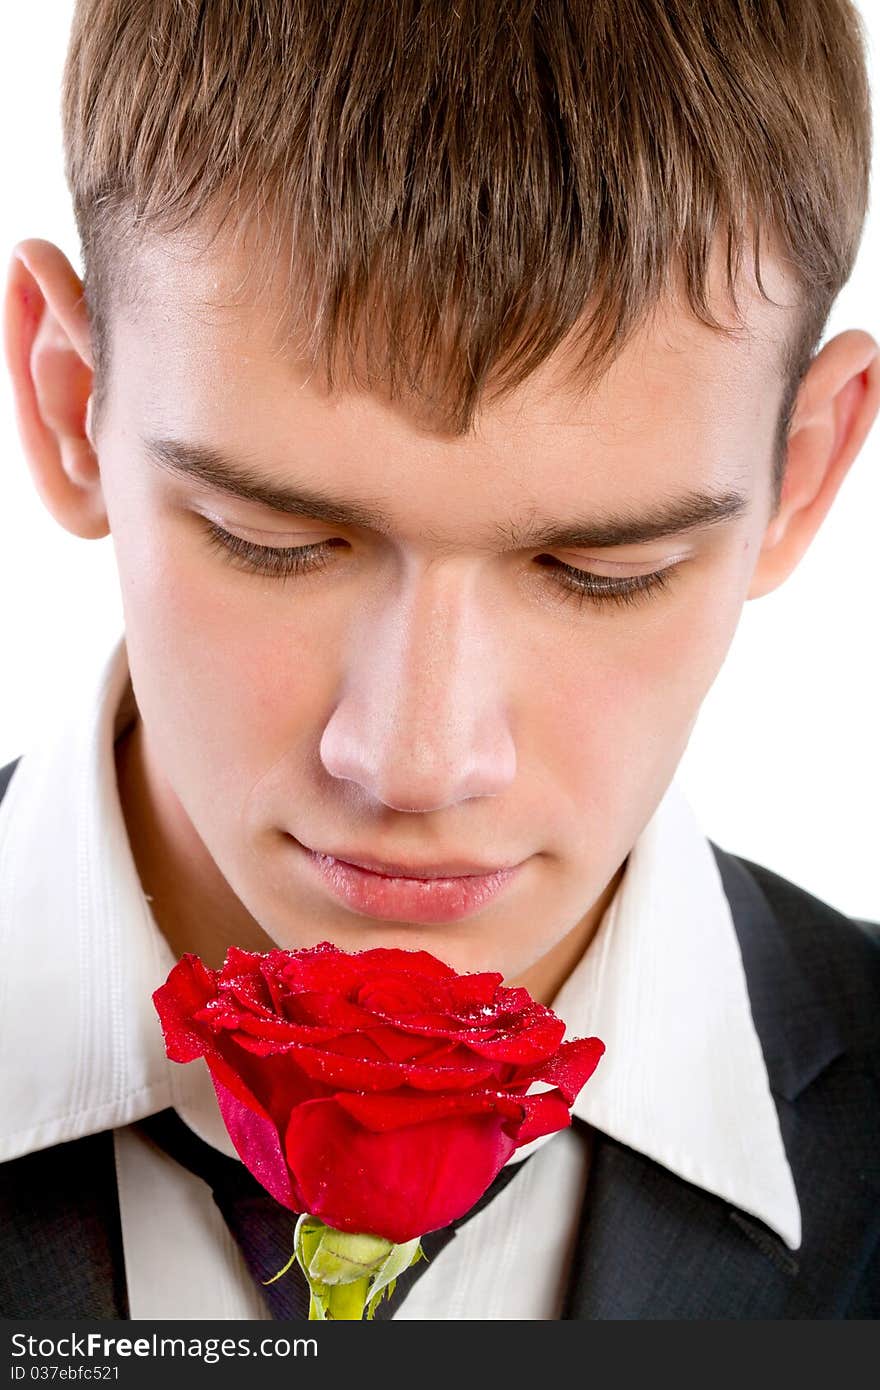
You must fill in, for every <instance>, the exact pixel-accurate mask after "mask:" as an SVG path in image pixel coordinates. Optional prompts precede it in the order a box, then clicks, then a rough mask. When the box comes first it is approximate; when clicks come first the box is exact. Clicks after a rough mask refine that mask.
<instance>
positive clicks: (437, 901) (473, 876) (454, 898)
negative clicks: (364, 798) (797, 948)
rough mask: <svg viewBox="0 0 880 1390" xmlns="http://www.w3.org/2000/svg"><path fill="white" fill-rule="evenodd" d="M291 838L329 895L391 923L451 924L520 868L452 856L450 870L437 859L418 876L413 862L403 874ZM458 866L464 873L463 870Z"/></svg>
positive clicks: (477, 908) (493, 894)
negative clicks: (486, 866) (478, 865)
mask: <svg viewBox="0 0 880 1390" xmlns="http://www.w3.org/2000/svg"><path fill="white" fill-rule="evenodd" d="M290 839H291V841H292V843H293V844H294V845H297V846H298V848H299V849H300V850H301V851H303V852H304V853H305V856H306V860H307V861H308V863H309V864H310V865H311V866H312V870H313V871H316V872H317V874H318V876H319V878H320V881H321V882H322V883H323V884H324V887H325V888H326V889H329V891H330V893H331V894H332V896H333V897H335V898H336V899H337V900H338V901H340V902H342V903H344V904H345V905H346V906H347V907H349V908H352V909H353V910H354V911H355V912H357V913H359V914H361V915H362V916H366V917H376V918H380V919H382V920H384V921H392V922H421V923H430V922H451V921H456V920H458V919H459V918H462V917H469V916H471V915H472V914H473V913H475V912H478V911H480V909H481V908H483V907H485V906H486V905H487V904H488V903H489V902H490V901H491V900H492V899H493V898H496V897H497V896H498V895H499V894H500V893H501V892H502V891H503V890H504V889H505V888H506V887H507V886H508V885H509V884H510V883H511V882H512V881H513V880H514V879H515V878H516V877H517V871H518V870H519V869H520V868H521V867H522V865H521V864H515V865H513V866H511V867H509V868H500V869H492V870H490V871H489V872H485V871H483V872H476V873H475V872H473V866H472V865H466V866H463V865H462V861H461V860H454V861H451V862H452V864H453V865H454V868H455V869H456V871H457V872H454V873H442V872H439V871H438V870H439V868H440V866H438V865H437V864H436V863H435V864H432V865H427V866H419V868H420V872H419V873H418V874H414V873H413V871H412V870H413V866H412V865H408V866H407V872H406V873H405V874H394V873H391V874H386V873H382V872H380V871H376V870H374V869H371V868H365V867H363V866H362V865H359V864H354V863H352V862H351V861H350V860H345V859H342V858H337V857H336V856H335V855H332V854H324V853H322V852H321V851H318V850H312V849H309V848H308V846H306V845H303V844H302V843H301V842H300V841H297V840H294V839H293V837H292V836H291V837H290ZM371 862H372V863H374V864H375V863H379V862H382V864H383V867H384V868H385V869H388V868H392V867H393V866H391V865H389V864H387V863H385V862H384V861H377V860H372V861H371ZM443 867H444V868H445V866H443ZM462 867H465V868H467V870H468V872H465V873H462V872H461V870H462Z"/></svg>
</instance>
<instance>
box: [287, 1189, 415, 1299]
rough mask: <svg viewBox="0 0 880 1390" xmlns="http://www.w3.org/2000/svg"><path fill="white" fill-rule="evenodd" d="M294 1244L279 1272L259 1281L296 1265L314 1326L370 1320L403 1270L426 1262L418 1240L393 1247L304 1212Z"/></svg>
mask: <svg viewBox="0 0 880 1390" xmlns="http://www.w3.org/2000/svg"><path fill="white" fill-rule="evenodd" d="M293 1245H294V1248H293V1254H292V1255H291V1257H290V1259H289V1260H288V1261H287V1264H286V1265H285V1266H284V1268H283V1269H279V1271H278V1273H277V1274H273V1276H272V1278H271V1279H264V1280H263V1283H264V1284H272V1283H274V1282H275V1280H276V1279H280V1277H281V1275H282V1274H285V1273H286V1272H287V1270H288V1269H290V1266H291V1265H292V1264H293V1262H294V1261H296V1262H297V1263H298V1264H299V1266H300V1268H301V1270H302V1272H303V1274H304V1275H305V1278H306V1282H307V1283H308V1286H309V1294H310V1297H309V1320H310V1321H314V1322H326V1321H343V1320H344V1321H348V1322H351V1321H359V1320H361V1319H362V1318H363V1317H364V1316H366V1317H367V1318H372V1317H373V1316H374V1314H375V1312H376V1308H377V1307H378V1305H379V1303H380V1302H381V1300H382V1299H383V1298H385V1297H390V1296H391V1294H393V1292H394V1288H395V1285H396V1283H397V1279H398V1277H399V1276H400V1275H401V1274H402V1273H403V1271H404V1270H405V1269H409V1267H410V1266H411V1265H414V1264H415V1263H416V1262H417V1261H418V1260H421V1259H425V1258H426V1256H425V1253H424V1251H423V1250H422V1248H421V1245H420V1244H419V1240H418V1237H416V1239H415V1240H409V1241H405V1242H404V1243H403V1244H400V1245H396V1244H394V1243H393V1242H392V1241H389V1240H386V1239H385V1238H384V1237H382V1236H374V1235H368V1234H364V1235H361V1234H356V1233H353V1232H350V1231H337V1230H335V1229H334V1228H333V1227H332V1226H327V1225H325V1224H324V1222H323V1221H321V1220H320V1219H319V1218H318V1217H317V1216H309V1214H308V1213H307V1212H303V1213H302V1215H301V1216H300V1217H299V1219H298V1220H297V1223H296V1227H295V1230H294V1237H293Z"/></svg>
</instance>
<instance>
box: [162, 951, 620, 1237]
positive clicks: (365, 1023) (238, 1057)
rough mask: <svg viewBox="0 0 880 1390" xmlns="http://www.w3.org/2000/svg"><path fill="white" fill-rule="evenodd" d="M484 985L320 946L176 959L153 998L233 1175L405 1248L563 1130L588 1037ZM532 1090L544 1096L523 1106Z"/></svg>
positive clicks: (343, 1227)
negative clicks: (215, 1107)
mask: <svg viewBox="0 0 880 1390" xmlns="http://www.w3.org/2000/svg"><path fill="white" fill-rule="evenodd" d="M502 980H503V976H502V975H499V974H496V973H494V972H493V973H483V974H471V975H458V974H457V973H456V972H455V971H454V970H452V969H451V967H450V966H448V965H444V964H443V963H442V962H441V961H439V960H437V959H436V958H435V957H434V956H432V955H430V954H429V953H428V952H427V951H406V950H386V949H382V948H380V949H375V950H369V951H359V952H354V953H348V952H345V951H340V950H337V948H336V947H335V946H332V945H331V944H330V943H329V942H322V943H321V945H319V946H315V947H312V948H309V949H306V950H301V951H283V950H273V951H269V952H267V953H265V954H261V953H258V952H253V951H245V950H242V949H241V948H240V947H238V946H230V947H229V949H228V951H227V953H226V959H225V962H224V964H223V967H222V969H221V970H209V969H208V968H207V967H206V966H205V965H204V964H203V963H202V961H201V960H200V958H199V957H198V956H197V955H194V954H192V953H187V954H186V955H184V956H182V957H181V959H180V960H179V961H178V963H177V965H175V967H174V969H173V970H172V971H171V972H170V974H169V976H168V979H167V981H166V982H165V984H164V985H162V986H161V987H160V988H159V989H157V990H156V991H155V992H154V994H153V1001H154V1003H155V1006H156V1009H157V1011H158V1014H159V1017H160V1019H161V1023H162V1030H163V1033H164V1036H165V1046H166V1051H167V1053H168V1056H169V1057H170V1058H171V1059H172V1061H175V1062H190V1061H193V1060H194V1059H195V1058H198V1057H204V1058H205V1061H206V1062H207V1065H208V1068H209V1070H210V1072H211V1076H212V1079H213V1082H214V1088H215V1090H216V1093H217V1100H218V1102H219V1105H220V1110H221V1112H222V1115H223V1119H224V1122H225V1124H226V1127H227V1129H228V1131H229V1134H230V1136H231V1138H232V1141H233V1143H234V1145H235V1147H236V1150H237V1151H238V1153H239V1155H240V1157H241V1159H242V1161H243V1162H244V1163H245V1165H246V1166H247V1167H248V1169H250V1171H251V1172H252V1173H253V1174H254V1176H255V1177H256V1178H257V1179H258V1180H259V1181H260V1183H262V1185H263V1186H264V1187H265V1188H266V1189H267V1190H268V1191H269V1192H270V1193H271V1194H272V1196H273V1197H275V1198H276V1199H277V1200H278V1201H279V1202H281V1203H283V1205H284V1206H286V1207H289V1208H290V1209H291V1210H292V1211H295V1212H303V1211H307V1212H310V1213H311V1214H312V1215H313V1216H317V1217H320V1218H321V1220H322V1221H324V1222H325V1224H326V1225H328V1226H332V1227H334V1228H335V1229H336V1230H340V1231H354V1232H368V1233H370V1234H374V1235H378V1236H384V1237H385V1238H387V1239H388V1240H390V1241H393V1242H397V1243H402V1242H405V1241H409V1240H412V1239H414V1238H415V1237H417V1236H421V1235H424V1234H425V1233H426V1232H428V1231H432V1230H436V1229H437V1228H438V1227H441V1226H445V1225H447V1224H448V1223H449V1222H450V1221H453V1220H454V1219H455V1218H456V1217H458V1216H462V1215H463V1214H464V1213H465V1212H466V1211H469V1210H470V1208H471V1207H472V1206H473V1205H474V1203H475V1202H476V1201H477V1200H478V1198H479V1197H480V1196H481V1195H482V1193H483V1192H485V1190H486V1188H487V1187H488V1186H489V1184H490V1183H491V1181H492V1179H493V1178H494V1177H495V1175H496V1173H498V1171H499V1170H500V1169H501V1168H502V1167H503V1165H504V1164H505V1162H506V1161H507V1159H508V1158H509V1156H510V1154H511V1153H513V1151H514V1149H516V1148H518V1147H519V1146H520V1145H521V1144H525V1143H527V1142H528V1141H529V1140H530V1139H535V1138H537V1137H538V1136H539V1135H542V1134H549V1133H552V1132H553V1131H555V1130H558V1129H564V1128H565V1127H566V1125H568V1124H570V1122H571V1116H570V1113H569V1106H570V1105H571V1104H572V1103H573V1101H574V1099H575V1096H576V1095H577V1093H578V1091H579V1090H580V1089H581V1087H582V1086H583V1085H584V1082H585V1081H586V1080H587V1079H588V1077H589V1076H590V1075H591V1074H592V1072H593V1071H594V1069H595V1067H596V1064H597V1063H598V1061H599V1058H600V1057H601V1055H602V1053H603V1052H604V1050H605V1045H604V1043H602V1042H601V1041H600V1040H599V1039H598V1038H582V1039H577V1040H575V1041H571V1042H563V1041H562V1037H563V1034H564V1032H565V1025H564V1023H563V1022H562V1020H561V1019H560V1018H558V1017H557V1016H556V1015H555V1014H554V1013H553V1012H552V1011H551V1010H550V1009H547V1008H545V1007H544V1006H543V1005H541V1004H538V1003H536V1002H535V1001H534V1000H533V999H532V998H531V996H530V995H529V993H528V991H527V990H525V989H508V988H505V987H504V985H503V984H502ZM533 1082H542V1083H545V1085H546V1087H547V1089H545V1090H544V1091H542V1092H540V1093H539V1094H536V1095H527V1094H526V1092H527V1091H528V1090H529V1088H530V1087H531V1085H532V1083H533Z"/></svg>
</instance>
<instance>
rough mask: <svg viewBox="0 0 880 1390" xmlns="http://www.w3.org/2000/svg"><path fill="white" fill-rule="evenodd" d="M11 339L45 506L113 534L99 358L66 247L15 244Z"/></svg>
mask: <svg viewBox="0 0 880 1390" xmlns="http://www.w3.org/2000/svg"><path fill="white" fill-rule="evenodd" d="M4 328H5V332H4V340H5V348H6V362H7V366H8V368H9V374H10V377H11V379H12V390H13V399H14V401H15V412H16V419H17V422H18V431H19V434H20V436H21V441H22V444H23V445H24V451H25V456H26V458H27V462H28V466H29V468H30V470H31V474H32V476H33V479H34V483H35V484H36V488H37V491H38V492H39V494H40V497H41V498H42V500H43V503H44V505H45V506H46V507H47V509H48V510H49V511H50V512H51V514H52V516H53V517H54V518H55V520H56V521H57V522H58V523H59V525H61V526H63V527H64V529H65V530H67V531H70V532H71V533H72V534H73V535H75V536H82V537H83V538H86V539H93V538H97V537H100V536H106V535H108V534H109V530H110V527H109V523H108V520H107V511H106V507H105V505H104V497H103V491H102V488H101V478H100V472H99V469H98V457H97V453H96V451H95V448H94V446H93V443H92V439H91V437H90V435H91V429H90V422H89V414H90V412H89V408H88V403H89V400H90V398H91V393H92V384H93V376H94V362H93V358H92V349H91V335H90V330H89V320H88V314H87V311H86V304H85V299H84V297H83V286H82V281H81V280H80V278H79V276H78V275H77V273H76V271H75V270H74V268H73V266H72V265H71V264H70V261H69V260H68V259H67V257H66V256H65V255H64V253H63V251H61V250H59V248H58V247H57V246H55V245H53V243H52V242H51V241H43V240H42V239H41V238H38V237H32V238H29V239H28V240H27V241H21V242H19V243H18V245H17V246H15V247H14V249H13V252H12V261H11V264H10V267H9V276H8V280H7V285H6V303H5V324H4Z"/></svg>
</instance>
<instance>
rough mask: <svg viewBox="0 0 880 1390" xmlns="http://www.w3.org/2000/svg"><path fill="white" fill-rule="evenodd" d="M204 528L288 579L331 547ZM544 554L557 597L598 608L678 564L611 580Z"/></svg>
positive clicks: (263, 570) (626, 599)
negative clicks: (260, 541)
mask: <svg viewBox="0 0 880 1390" xmlns="http://www.w3.org/2000/svg"><path fill="white" fill-rule="evenodd" d="M206 529H207V537H208V544H209V545H210V546H211V547H212V548H213V549H216V550H219V551H221V552H222V553H223V557H224V559H227V560H228V559H230V558H233V559H238V560H242V561H244V568H245V569H246V570H248V571H249V572H251V573H255V574H267V575H269V576H270V577H271V578H273V579H289V578H292V577H294V576H296V575H302V574H306V573H314V572H315V571H317V570H320V569H323V568H324V567H325V566H326V565H327V564H329V562H330V557H329V555H328V553H327V552H328V550H329V549H331V548H335V546H334V542H332V541H318V542H317V544H315V545H298V546H287V547H277V546H266V545H255V544H254V543H253V542H251V541H246V540H243V539H242V538H241V536H236V535H233V533H232V532H231V531H226V530H224V528H223V527H222V526H217V525H216V524H215V523H214V522H212V521H207V522H206ZM544 558H545V559H549V560H551V561H552V568H553V571H554V573H555V574H556V576H557V578H556V579H555V581H554V582H555V584H556V586H557V594H558V597H559V598H561V599H563V600H569V599H574V600H575V602H576V603H577V604H578V607H580V606H581V604H583V603H584V602H588V603H591V604H593V605H594V606H596V607H599V608H601V607H604V606H606V605H608V604H623V605H633V604H638V603H640V602H642V601H644V600H645V599H646V598H648V597H649V596H650V595H651V593H652V592H656V593H659V592H660V591H661V590H663V589H666V588H668V587H669V584H670V581H671V578H672V575H673V573H674V572H675V571H677V570H678V568H679V566H678V565H668V566H667V567H666V569H663V570H656V571H655V572H654V573H652V574H641V575H630V576H628V577H627V578H626V580H615V579H612V578H611V577H610V576H608V575H602V574H591V573H590V572H589V571H587V570H579V569H576V568H575V567H574V566H573V565H566V564H565V562H564V561H562V560H557V559H555V557H552V556H548V557H544Z"/></svg>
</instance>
